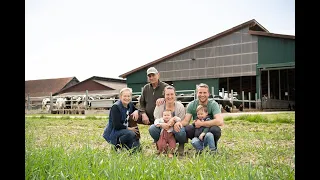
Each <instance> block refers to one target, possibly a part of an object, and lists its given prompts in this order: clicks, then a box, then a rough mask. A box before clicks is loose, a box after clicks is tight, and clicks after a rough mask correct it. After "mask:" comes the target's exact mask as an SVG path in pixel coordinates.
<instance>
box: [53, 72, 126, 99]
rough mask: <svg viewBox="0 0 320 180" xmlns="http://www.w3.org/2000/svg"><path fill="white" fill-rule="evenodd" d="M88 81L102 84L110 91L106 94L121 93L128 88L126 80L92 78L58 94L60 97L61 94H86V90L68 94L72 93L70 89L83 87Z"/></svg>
mask: <svg viewBox="0 0 320 180" xmlns="http://www.w3.org/2000/svg"><path fill="white" fill-rule="evenodd" d="M88 81H94V82H96V83H98V84H101V85H102V86H105V87H106V89H109V90H104V91H105V92H113V90H115V91H117V92H118V91H120V89H122V88H124V87H127V84H126V80H124V79H117V78H106V77H100V76H92V77H90V78H88V79H85V80H83V81H81V82H79V83H78V84H75V85H73V86H70V87H68V88H65V89H63V90H61V91H59V92H58V94H59V95H61V94H72V93H74V94H79V93H80V94H83V93H84V92H85V90H83V91H77V92H68V91H72V90H70V89H72V88H73V87H75V86H81V85H82V84H83V83H85V82H88ZM67 92H68V93H67Z"/></svg>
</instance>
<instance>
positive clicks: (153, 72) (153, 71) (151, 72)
mask: <svg viewBox="0 0 320 180" xmlns="http://www.w3.org/2000/svg"><path fill="white" fill-rule="evenodd" d="M149 74H158V70H157V69H156V68H154V67H150V68H149V69H148V70H147V75H149Z"/></svg>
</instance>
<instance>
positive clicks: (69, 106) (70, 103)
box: [42, 93, 242, 114]
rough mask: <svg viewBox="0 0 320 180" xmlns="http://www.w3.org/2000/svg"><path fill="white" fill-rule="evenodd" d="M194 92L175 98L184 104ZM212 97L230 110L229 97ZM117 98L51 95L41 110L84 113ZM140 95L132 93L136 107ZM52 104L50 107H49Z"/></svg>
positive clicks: (191, 97) (103, 107)
mask: <svg viewBox="0 0 320 180" xmlns="http://www.w3.org/2000/svg"><path fill="white" fill-rule="evenodd" d="M194 98H195V96H194V93H191V94H179V95H177V100H178V101H180V102H182V104H183V105H184V106H186V105H187V104H188V103H189V102H190V101H192V100H194ZM209 98H214V99H215V100H216V101H217V102H218V104H220V106H221V108H223V109H224V110H225V111H227V112H230V111H231V107H232V103H231V101H230V99H228V98H226V97H224V98H222V97H221V96H217V95H216V96H214V97H213V96H212V95H211V96H210V97H209ZM118 99H119V97H118V94H115V95H111V96H110V95H109V96H102V95H100V96H98V95H94V96H93V95H89V96H86V95H69V96H65V97H53V98H52V103H51V100H50V98H44V99H43V100H42V110H44V111H46V112H49V111H50V110H51V113H53V114H84V111H85V110H86V109H109V108H110V107H111V105H112V104H113V103H114V102H115V101H117V100H118ZM139 99H140V95H133V96H132V102H133V103H134V105H135V106H136V107H137V106H139ZM51 105H52V108H51ZM233 105H234V106H236V108H239V110H241V109H242V105H241V103H239V102H236V101H235V102H233Z"/></svg>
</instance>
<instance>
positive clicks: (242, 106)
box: [242, 91, 244, 109]
mask: <svg viewBox="0 0 320 180" xmlns="http://www.w3.org/2000/svg"><path fill="white" fill-rule="evenodd" d="M242 108H243V109H244V91H242Z"/></svg>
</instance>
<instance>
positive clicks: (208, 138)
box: [191, 132, 217, 152]
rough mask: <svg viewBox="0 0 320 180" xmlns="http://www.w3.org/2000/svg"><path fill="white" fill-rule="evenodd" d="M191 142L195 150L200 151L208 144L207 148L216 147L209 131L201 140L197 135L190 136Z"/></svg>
mask: <svg viewBox="0 0 320 180" xmlns="http://www.w3.org/2000/svg"><path fill="white" fill-rule="evenodd" d="M191 144H192V146H193V147H194V148H195V149H196V151H197V152H199V151H202V150H203V148H205V147H207V146H209V149H210V150H212V151H213V150H216V149H217V148H216V146H215V143H214V136H213V134H212V133H211V132H208V133H207V134H206V135H205V136H204V138H203V141H200V139H199V138H197V137H194V138H192V140H191Z"/></svg>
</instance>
